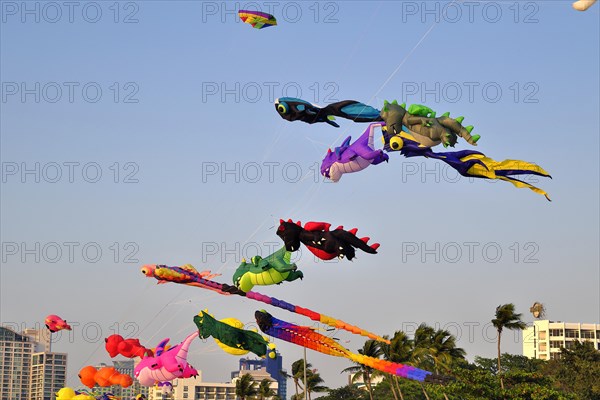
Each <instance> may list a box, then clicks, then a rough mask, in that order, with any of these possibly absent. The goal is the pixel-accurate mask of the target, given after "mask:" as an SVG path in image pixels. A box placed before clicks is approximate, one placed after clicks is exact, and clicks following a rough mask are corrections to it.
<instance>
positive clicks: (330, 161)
mask: <svg viewBox="0 0 600 400" xmlns="http://www.w3.org/2000/svg"><path fill="white" fill-rule="evenodd" d="M381 126H382V123H372V124H370V125H369V127H368V128H367V130H365V132H364V133H363V134H362V135H361V136H360V137H359V138H358V139H357V140H356V141H355V142H354V143H352V144H351V143H350V140H351V139H352V137H351V136H348V137H347V138H346V140H344V142H343V143H342V145H341V146H340V147H336V148H335V150H334V151H331V149H329V150H327V155H326V156H325V158H324V159H323V162H322V163H321V174H322V175H323V176H325V177H326V178H329V179H331V180H332V181H334V182H337V181H339V180H340V178H341V177H342V175H343V174H345V173H350V172H358V171H362V170H363V169H365V168H367V167H368V166H369V165H377V164H381V163H382V162H384V161H386V162H387V161H388V159H389V156H388V155H387V154H385V153H384V152H383V150H375V147H374V143H373V136H374V134H375V128H376V127H381Z"/></svg>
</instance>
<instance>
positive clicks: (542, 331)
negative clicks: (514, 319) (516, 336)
mask: <svg viewBox="0 0 600 400" xmlns="http://www.w3.org/2000/svg"><path fill="white" fill-rule="evenodd" d="M576 341H580V342H584V341H589V342H592V343H593V344H594V348H595V349H598V350H600V324H582V323H572V322H560V321H557V322H555V321H548V320H541V321H534V322H533V325H532V326H530V327H527V328H526V329H525V330H524V331H523V355H524V356H526V357H529V358H539V359H540V360H551V359H554V358H557V357H559V356H560V349H561V348H563V347H564V348H565V349H570V348H571V347H572V346H573V345H574V343H575V342H576Z"/></svg>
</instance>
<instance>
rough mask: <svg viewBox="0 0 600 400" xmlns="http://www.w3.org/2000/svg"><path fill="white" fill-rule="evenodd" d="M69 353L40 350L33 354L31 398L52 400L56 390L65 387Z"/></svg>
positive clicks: (30, 385)
mask: <svg viewBox="0 0 600 400" xmlns="http://www.w3.org/2000/svg"><path fill="white" fill-rule="evenodd" d="M66 376H67V355H66V354H64V353H49V352H40V353H33V354H32V356H31V375H30V383H29V398H30V399H32V400H38V399H39V400H42V399H44V400H46V399H48V400H52V399H54V398H55V397H56V392H58V391H59V390H60V389H62V388H63V387H65V383H66Z"/></svg>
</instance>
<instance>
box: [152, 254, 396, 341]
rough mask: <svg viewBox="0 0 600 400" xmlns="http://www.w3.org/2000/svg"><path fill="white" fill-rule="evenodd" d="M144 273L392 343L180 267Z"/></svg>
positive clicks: (160, 281) (166, 267)
mask: <svg viewBox="0 0 600 400" xmlns="http://www.w3.org/2000/svg"><path fill="white" fill-rule="evenodd" d="M142 273H143V274H144V275H145V276H146V277H148V278H155V279H157V280H158V281H159V283H164V282H174V283H179V284H183V285H189V286H195V287H199V288H203V289H209V290H213V291H215V292H217V293H219V294H223V295H237V296H243V297H246V298H247V299H251V300H255V301H260V302H262V303H265V304H270V305H272V306H273V307H278V308H281V309H284V310H287V311H290V312H293V313H296V314H300V315H304V316H305V317H308V318H310V319H311V320H313V321H317V322H320V323H322V324H325V325H328V326H330V327H332V328H337V329H343V330H345V331H348V332H352V333H354V334H357V335H361V336H366V337H368V338H369V339H373V340H377V341H379V342H383V343H389V342H390V341H389V340H387V339H385V338H383V337H381V336H379V335H376V334H374V333H371V332H369V331H367V330H365V329H362V328H359V327H357V326H354V325H350V324H349V323H347V322H344V321H342V320H339V319H335V318H333V317H330V316H328V315H325V314H321V313H318V312H316V311H313V310H310V309H308V308H304V307H300V306H297V305H294V304H291V303H288V302H286V301H283V300H279V299H276V298H275V297H269V296H266V295H264V294H261V293H257V292H252V291H249V292H244V291H242V290H241V289H239V288H237V287H235V286H232V285H228V284H226V283H219V282H215V281H211V280H209V279H204V278H200V277H198V276H197V275H195V274H191V273H189V271H188V270H186V269H182V268H180V267H169V266H167V265H156V264H148V265H144V266H143V267H142Z"/></svg>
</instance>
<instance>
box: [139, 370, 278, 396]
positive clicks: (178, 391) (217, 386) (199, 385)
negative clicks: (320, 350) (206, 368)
mask: <svg viewBox="0 0 600 400" xmlns="http://www.w3.org/2000/svg"><path fill="white" fill-rule="evenodd" d="M244 374H250V375H252V379H254V381H255V382H256V386H257V387H258V385H259V384H260V382H261V381H262V380H263V379H268V380H269V381H270V382H271V385H270V387H271V389H273V392H275V393H277V387H278V384H277V381H276V380H274V379H273V378H271V375H270V374H269V373H268V372H267V370H266V368H259V369H253V370H248V369H243V370H240V371H236V372H233V373H232V375H233V377H232V380H231V381H230V382H222V383H216V382H203V381H202V371H198V376H197V377H195V378H187V379H175V380H173V382H172V384H173V391H172V392H171V393H170V394H167V393H163V390H162V389H161V388H159V387H157V386H154V387H152V388H150V391H149V393H148V400H163V399H165V400H166V399H169V400H171V399H174V400H237V396H236V395H235V383H236V381H237V380H238V379H239V376H240V375H244Z"/></svg>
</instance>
